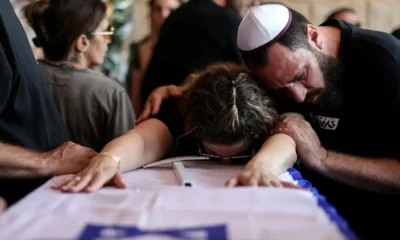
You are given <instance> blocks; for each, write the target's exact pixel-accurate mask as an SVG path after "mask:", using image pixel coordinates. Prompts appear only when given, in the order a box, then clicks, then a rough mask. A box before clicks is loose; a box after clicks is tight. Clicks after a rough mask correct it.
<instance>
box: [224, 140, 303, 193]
mask: <svg viewBox="0 0 400 240" xmlns="http://www.w3.org/2000/svg"><path fill="white" fill-rule="evenodd" d="M296 160H297V154H296V144H295V142H294V141H293V139H292V138H290V137H289V136H288V135H286V134H275V135H273V136H271V137H269V138H268V139H267V140H266V141H265V142H264V144H263V145H262V147H261V149H260V150H259V151H258V152H257V154H256V155H254V157H253V158H252V159H251V160H250V161H249V162H248V163H247V165H246V166H245V168H244V170H243V171H242V172H241V173H239V174H238V175H237V176H235V177H233V178H231V179H230V180H229V181H228V182H227V184H226V185H227V186H228V187H233V186H240V185H251V186H271V187H290V188H298V187H297V186H296V185H294V184H292V183H289V182H283V181H280V180H279V178H278V176H279V175H280V174H282V173H284V172H285V171H286V170H287V169H288V168H290V167H291V166H293V164H294V163H295V162H296Z"/></svg>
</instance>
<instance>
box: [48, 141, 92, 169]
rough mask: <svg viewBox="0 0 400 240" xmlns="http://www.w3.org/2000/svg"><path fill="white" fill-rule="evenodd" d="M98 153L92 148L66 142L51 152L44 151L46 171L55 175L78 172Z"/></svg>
mask: <svg viewBox="0 0 400 240" xmlns="http://www.w3.org/2000/svg"><path fill="white" fill-rule="evenodd" d="M96 155H97V153H96V152H95V151H94V150H93V149H91V148H87V147H83V146H81V145H79V144H76V143H73V142H66V143H64V144H62V145H61V146H59V147H58V148H56V149H54V150H52V151H50V152H45V153H42V157H43V158H44V159H45V160H46V164H45V168H46V169H44V171H46V172H48V173H49V175H53V176H54V175H64V174H72V173H77V172H79V171H81V170H82V169H84V168H85V167H86V166H87V165H88V164H89V163H90V160H91V159H92V158H93V157H94V156H96Z"/></svg>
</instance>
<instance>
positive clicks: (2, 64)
mask: <svg viewBox="0 0 400 240" xmlns="http://www.w3.org/2000/svg"><path fill="white" fill-rule="evenodd" d="M0 37H1V36H0ZM12 75H13V73H12V70H11V66H10V64H9V61H8V59H7V56H6V54H5V52H4V48H3V44H2V43H1V42H0V86H1V87H0V114H1V113H2V112H3V110H4V108H5V107H6V105H7V102H8V98H9V97H10V92H11V87H12Z"/></svg>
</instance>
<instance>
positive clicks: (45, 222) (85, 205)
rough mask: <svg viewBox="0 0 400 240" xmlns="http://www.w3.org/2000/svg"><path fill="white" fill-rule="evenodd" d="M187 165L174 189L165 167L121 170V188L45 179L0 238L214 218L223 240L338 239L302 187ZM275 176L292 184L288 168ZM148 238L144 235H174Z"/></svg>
mask: <svg viewBox="0 0 400 240" xmlns="http://www.w3.org/2000/svg"><path fill="white" fill-rule="evenodd" d="M189 170H190V171H191V172H192V174H193V176H194V178H195V180H196V181H195V187H194V188H183V187H178V182H177V179H176V177H175V175H174V173H173V171H172V169H170V168H165V167H164V168H149V169H141V170H137V171H133V172H130V173H127V174H125V180H126V182H127V189H123V190H120V189H115V188H104V189H101V190H100V191H98V192H96V193H93V194H85V193H82V194H65V193H59V192H57V191H53V190H52V189H50V185H51V184H54V183H55V182H57V181H59V180H60V179H52V180H50V181H49V182H48V183H46V184H45V185H43V186H42V187H40V188H39V189H37V190H36V191H34V192H33V193H31V194H30V195H28V196H27V197H26V198H24V199H23V200H22V201H20V202H19V203H17V204H16V205H14V206H13V207H11V208H10V209H9V210H7V211H6V212H5V213H4V214H3V215H2V216H1V217H0V239H14V240H16V239H71V240H72V239H83V238H78V237H79V236H80V234H82V233H83V230H84V229H85V227H86V226H87V225H88V224H95V225H101V227H100V228H101V229H102V230H101V231H100V230H99V231H100V233H99V234H100V235H101V236H97V237H96V238H95V237H93V238H91V237H90V238H89V237H85V239H103V240H104V239H108V240H111V239H139V238H134V237H128V235H129V234H128V230H126V231H124V230H121V229H119V230H117V228H116V227H114V228H113V227H112V226H111V225H122V226H131V227H132V226H135V227H137V228H139V229H141V230H143V231H145V230H160V229H161V230H162V229H170V228H188V227H194V228H196V227H199V226H210V225H211V226H212V225H221V224H222V225H226V228H227V236H228V237H227V238H226V239H246V240H251V239H274V240H284V239H288V240H292V239H300V240H301V239H305V240H314V239H318V240H319V239H324V240H326V239H344V236H343V235H342V234H341V232H340V231H339V230H338V227H337V225H336V224H334V223H333V222H331V221H330V220H329V217H328V215H327V214H326V213H325V211H324V210H323V209H322V208H320V207H319V206H318V204H317V201H316V199H315V198H314V197H313V194H312V193H311V192H309V191H303V190H291V189H272V188H252V187H241V188H232V189H228V188H224V187H223V186H224V183H225V181H226V180H227V179H229V178H230V177H231V176H234V175H235V174H237V173H238V172H239V171H240V170H241V169H240V167H229V166H215V165H207V166H204V165H202V166H201V168H200V167H196V166H192V167H191V168H189ZM280 178H281V179H283V180H286V181H292V182H293V179H292V177H291V176H290V175H289V174H288V173H285V174H282V175H281V176H280ZM124 234H128V235H124ZM131 234H133V233H132V232H131ZM154 234H155V233H153V235H154ZM185 234H188V233H185ZM190 234H192V235H193V234H194V235H195V236H197V238H195V239H220V238H215V237H214V238H212V237H211V235H210V236H208V238H207V234H206V233H205V232H202V231H197V232H196V231H195V232H190ZM192 235H191V236H192ZM113 236H114V237H113ZM115 236H120V237H119V238H116V237H115ZM123 236H125V237H123ZM151 236H152V235H149V234H148V235H146V238H145V239H177V238H171V236H169V237H166V236H164V237H163V238H162V237H160V236H159V237H158V238H150V237H151ZM185 236H189V235H185ZM199 236H200V238H198V237H199ZM142 237H143V236H142ZM185 238H186V237H185ZM140 239H144V238H140ZM186 239H190V238H186ZM221 240H223V239H221Z"/></svg>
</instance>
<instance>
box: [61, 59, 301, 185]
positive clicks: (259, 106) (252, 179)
mask: <svg viewBox="0 0 400 240" xmlns="http://www.w3.org/2000/svg"><path fill="white" fill-rule="evenodd" d="M191 80H192V81H193V82H194V85H193V86H192V87H191V88H190V90H189V91H188V92H187V93H186V94H185V95H184V96H183V98H182V99H181V100H179V102H176V100H175V99H173V98H171V99H169V100H167V101H165V102H164V103H163V105H162V107H161V109H160V113H159V114H158V115H157V116H156V117H155V118H152V119H148V120H146V121H144V122H142V123H141V124H140V125H138V126H137V128H135V129H134V130H131V131H130V132H128V133H127V134H125V135H124V136H122V137H120V138H118V139H115V140H114V141H112V142H110V143H109V144H107V146H106V147H105V148H104V149H103V150H102V152H101V153H100V154H99V155H98V156H97V157H95V158H94V159H93V160H92V161H91V163H90V164H89V166H88V167H87V168H86V169H84V170H83V171H82V172H80V173H78V174H76V175H75V177H73V178H71V179H68V180H67V181H66V182H63V183H61V184H60V185H58V186H55V187H54V188H56V189H60V190H62V191H65V192H80V191H88V192H92V191H95V190H97V189H98V188H100V187H101V186H103V185H104V184H105V183H107V182H109V181H110V180H111V183H113V184H114V185H116V186H117V187H121V188H122V187H124V186H125V184H124V183H123V180H122V178H121V174H120V173H119V172H120V171H121V172H126V171H130V170H133V169H137V168H139V167H141V166H143V165H145V164H149V163H151V162H154V161H157V160H160V159H161V158H163V157H164V156H166V155H167V154H168V156H171V157H172V156H184V155H198V154H200V155H206V156H212V158H216V159H221V160H232V161H238V160H246V161H248V160H249V159H251V160H250V161H249V162H248V163H247V165H246V167H245V168H244V170H243V172H242V173H240V174H239V175H238V176H235V177H233V178H232V179H230V180H229V181H228V182H227V185H228V186H236V185H264V186H282V185H283V186H287V187H293V184H290V183H286V182H280V181H279V180H278V179H277V176H278V175H279V174H281V173H283V172H285V171H286V170H287V169H288V168H289V167H291V166H292V165H293V164H294V162H295V161H296V159H297V156H296V150H295V148H296V146H295V143H294V141H293V140H292V139H291V138H290V137H288V136H287V135H284V134H276V135H274V136H273V137H270V138H268V137H269V132H270V130H271V129H272V127H273V126H274V124H275V122H276V120H277V118H278V115H277V113H276V111H275V109H274V107H273V105H272V101H271V100H270V99H269V98H268V97H267V96H266V95H265V92H264V91H263V90H262V89H261V88H259V87H258V86H257V85H256V83H255V82H254V80H252V79H251V76H250V73H249V72H248V70H247V69H246V68H244V67H241V66H237V65H232V64H218V65H214V66H211V67H209V68H208V69H207V70H205V71H204V72H201V73H198V74H195V75H192V79H191ZM255 152H257V153H256V154H254V153H255Z"/></svg>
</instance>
